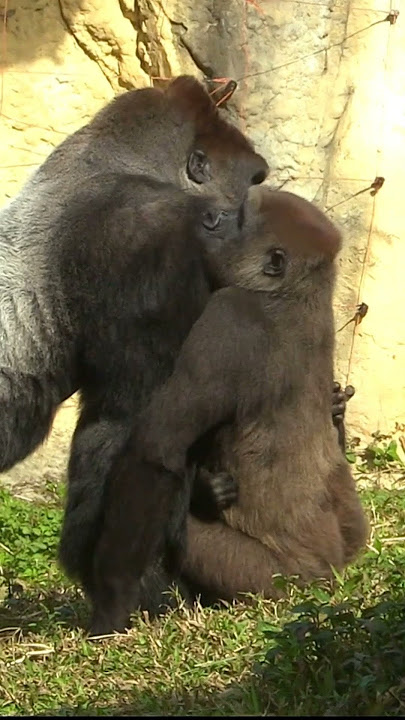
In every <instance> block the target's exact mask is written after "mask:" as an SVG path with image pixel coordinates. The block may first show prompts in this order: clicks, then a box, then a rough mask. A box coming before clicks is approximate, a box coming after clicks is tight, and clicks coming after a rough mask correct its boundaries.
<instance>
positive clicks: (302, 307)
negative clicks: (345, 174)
mask: <svg viewBox="0 0 405 720" xmlns="http://www.w3.org/2000/svg"><path fill="white" fill-rule="evenodd" d="M252 195H253V196H254V195H255V192H254V191H252ZM255 202H256V203H257V208H255ZM255 202H254V200H252V207H251V208H249V215H250V218H249V223H248V224H247V227H246V228H245V231H244V233H243V237H242V238H241V240H240V241H239V242H238V243H234V244H232V245H229V246H228V249H227V250H225V251H224V253H223V255H222V259H223V262H222V273H221V275H220V278H219V280H220V282H221V283H222V284H223V285H224V286H225V285H232V286H233V287H227V288H224V289H222V290H219V291H217V292H216V293H214V294H213V295H212V296H211V298H210V300H209V302H208V304H207V306H206V309H205V311H204V313H203V314H202V316H201V318H200V319H199V320H198V321H197V322H196V323H195V324H194V326H193V328H192V330H191V332H190V334H189V336H188V337H187V340H186V341H185V343H184V345H183V347H182V350H181V353H180V355H179V357H178V359H177V361H176V364H175V369H174V372H173V375H172V376H171V377H170V379H169V380H168V381H167V382H166V383H165V384H164V385H163V386H162V387H161V388H160V389H157V390H156V391H155V392H154V393H153V395H152V400H151V403H150V405H149V406H148V407H147V409H146V410H145V411H144V413H143V414H142V417H141V421H140V426H141V430H140V432H139V433H138V434H136V435H135V436H134V438H133V440H132V444H131V443H129V444H128V446H127V449H126V452H125V453H124V454H123V456H122V457H121V458H120V461H119V462H118V463H117V465H116V467H115V468H114V473H112V474H111V477H110V481H109V484H108V492H107V494H106V498H105V513H104V521H103V524H102V526H101V532H100V540H99V542H98V544H97V549H96V553H95V561H94V579H93V588H92V590H93V592H92V595H91V597H92V600H93V606H94V610H95V612H94V615H93V625H92V632H93V633H102V632H110V631H112V630H114V629H115V630H122V629H123V628H124V627H125V626H127V625H128V622H129V613H130V611H131V610H133V609H135V607H137V606H139V605H141V606H142V604H143V595H142V582H143V580H141V582H139V577H140V574H139V559H138V553H139V547H140V546H142V538H143V537H144V536H145V535H146V536H147V533H148V528H147V525H148V524H149V522H150V520H151V518H152V516H153V512H152V510H151V511H150V512H148V513H147V515H146V520H145V519H144V517H143V515H142V512H140V510H139V507H141V508H143V503H144V500H143V496H145V497H148V499H150V502H153V494H155V500H154V502H155V515H154V518H155V521H156V522H157V523H159V522H161V517H162V514H164V513H165V512H166V510H165V509H163V510H162V509H161V508H160V507H159V500H160V498H161V497H163V491H162V488H164V487H169V486H170V484H171V482H174V480H172V478H178V482H179V483H180V482H181V478H182V477H184V476H185V475H186V474H187V473H185V470H186V467H187V466H188V467H190V465H191V466H194V465H195V464H197V471H196V474H195V488H194V495H193V497H192V509H193V512H194V515H189V519H188V550H187V559H186V562H185V565H184V568H183V578H184V580H185V581H186V583H188V584H189V585H190V586H191V587H192V588H193V589H194V590H195V591H196V592H204V593H205V594H206V593H207V592H208V593H209V594H210V596H211V597H220V598H225V599H230V598H234V597H236V596H237V595H238V594H239V593H243V592H254V593H256V592H263V593H264V595H266V596H273V595H274V594H275V588H274V585H273V581H272V577H273V574H274V573H285V574H298V575H300V576H301V577H302V578H303V579H304V580H309V579H310V578H313V577H317V576H327V575H328V574H330V565H331V564H332V565H334V566H335V567H337V568H340V567H342V566H343V565H344V564H345V563H347V562H348V561H349V560H350V559H351V558H352V557H354V555H355V554H356V552H357V551H358V550H359V548H360V547H361V546H362V544H363V543H364V541H365V538H366V534H367V523H366V521H365V518H364V515H363V511H362V508H361V505H360V502H359V499H358V497H357V494H356V490H355V486H354V482H353V479H352V476H351V473H350V468H349V465H348V463H347V462H346V459H345V457H344V455H343V454H342V448H341V446H340V444H339V437H338V433H337V432H336V428H335V427H334V425H333V422H332V416H331V412H330V395H331V390H332V386H333V382H332V381H333V349H334V323H333V313H332V291H333V286H334V277H335V267H334V259H335V256H336V254H337V252H338V250H339V248H340V236H339V234H338V232H337V230H336V229H335V228H334V226H333V225H332V224H331V223H330V221H329V220H328V219H327V218H326V217H325V216H324V215H323V214H322V213H321V212H320V211H319V210H317V209H316V208H315V207H314V206H313V205H311V204H310V203H308V202H306V201H305V200H303V199H301V198H299V197H296V196H294V195H291V194H289V193H274V192H271V191H270V190H268V189H267V190H265V189H264V188H263V189H262V190H261V191H259V190H258V191H257V194H256V198H255ZM351 394H352V392H351V390H350V389H349V390H348V392H347V397H349V396H350V395H351ZM334 395H335V399H336V403H335V410H334V415H335V416H336V415H337V419H338V424H339V425H340V424H341V423H342V421H343V418H342V417H341V414H342V411H343V410H344V403H343V407H339V406H340V404H341V402H342V401H343V400H344V393H341V392H340V388H339V386H338V387H337V388H336V387H335V393H334ZM341 437H342V436H341ZM233 479H234V480H235V481H236V483H237V485H238V486H239V499H238V501H237V503H236V504H234V505H233V506H232V507H230V508H229V509H228V510H227V511H226V512H224V513H223V516H222V517H221V519H217V520H216V521H215V522H211V523H208V522H204V521H202V520H201V519H199V518H197V517H196V516H195V515H196V514H200V511H201V509H202V508H204V506H205V510H207V508H208V510H209V505H210V499H211V502H213V501H216V502H217V504H219V509H220V510H221V509H223V508H224V507H225V506H226V505H228V504H230V503H231V502H232V500H234V499H235V494H236V493H235V486H234V484H233ZM152 488H153V489H154V492H152ZM207 498H208V500H207ZM140 500H141V501H142V502H141V504H140ZM211 511H212V508H211ZM209 514H210V513H209V512H208V515H209ZM211 517H212V515H211ZM205 519H206V518H205ZM143 552H144V553H145V554H147V553H148V552H149V548H148V546H147V545H146V544H144V545H143ZM148 572H149V575H150V574H151V573H152V571H151V566H149V570H148ZM154 578H155V580H156V582H158V578H159V567H157V568H156V571H155V575H154ZM147 580H148V581H150V577H148V578H147ZM147 607H148V609H149V608H150V603H149V606H148V605H147Z"/></svg>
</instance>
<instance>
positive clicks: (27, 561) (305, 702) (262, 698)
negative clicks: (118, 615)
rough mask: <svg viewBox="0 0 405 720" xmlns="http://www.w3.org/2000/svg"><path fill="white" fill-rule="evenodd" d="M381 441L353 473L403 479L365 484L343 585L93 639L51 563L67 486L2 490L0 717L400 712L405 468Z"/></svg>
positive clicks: (404, 708)
mask: <svg viewBox="0 0 405 720" xmlns="http://www.w3.org/2000/svg"><path fill="white" fill-rule="evenodd" d="M373 447H374V450H373V451H372V452H371V453H368V455H367V456H364V454H363V455H361V456H360V455H359V456H356V457H355V458H354V460H356V462H357V465H356V467H357V474H358V475H360V476H361V477H362V478H363V480H364V477H365V473H367V472H369V470H370V463H371V464H372V466H373V469H374V470H376V469H378V472H386V471H387V470H388V471H389V470H390V464H391V466H392V469H394V470H395V471H396V474H397V476H398V477H399V482H398V487H396V484H395V483H394V485H393V487H391V488H389V489H387V488H385V489H384V488H381V487H380V483H379V481H378V477H377V479H374V476H372V475H371V476H370V475H369V476H368V477H369V482H368V484H365V483H363V484H364V485H365V486H364V487H363V489H362V490H361V494H362V499H363V502H364V505H365V506H366V508H367V511H368V514H369V516H370V519H371V523H372V534H371V538H370V544H369V547H368V548H367V550H366V551H365V552H364V553H363V555H362V556H361V558H360V559H359V560H358V562H357V563H356V564H353V565H352V566H350V567H349V568H348V569H347V570H346V571H345V573H344V574H343V575H342V576H340V575H339V574H336V577H335V580H334V582H333V583H318V584H316V585H313V586H311V587H310V588H308V589H306V590H305V591H300V590H298V589H297V588H296V587H295V586H294V585H293V583H292V582H289V581H287V580H286V579H283V578H279V579H278V582H279V583H280V584H281V585H283V586H284V587H285V589H286V593H287V598H286V599H285V600H283V601H280V602H278V603H271V602H268V601H263V600H261V599H260V598H257V599H256V600H255V601H254V602H253V604H252V605H251V606H249V607H247V606H244V605H242V604H239V605H233V606H229V607H226V608H224V609H221V610H215V609H205V610H202V609H201V608H200V609H197V610H195V611H194V610H193V611H190V610H187V609H186V608H181V609H180V610H178V611H175V612H172V613H170V614H169V615H168V616H167V617H165V618H164V619H163V620H161V621H159V622H155V623H153V624H152V623H149V622H148V620H147V618H142V617H140V616H136V617H135V618H134V627H133V629H132V630H131V632H129V633H128V634H127V635H124V636H116V637H114V638H109V639H105V640H99V641H92V642H91V641H88V640H87V639H86V637H85V635H84V633H83V632H82V631H80V630H78V629H77V627H78V625H80V624H83V623H84V622H85V621H86V616H87V608H86V605H85V603H84V601H83V599H82V597H81V595H80V593H79V592H78V591H77V590H76V589H75V588H73V587H72V586H71V585H70V584H69V583H68V582H67V581H66V579H65V578H64V577H63V575H62V573H61V572H60V570H59V569H58V567H57V565H56V562H55V556H56V547H57V541H58V533H59V528H60V520H61V509H60V508H61V502H60V497H59V495H58V493H56V494H55V493H54V500H53V502H52V503H51V504H47V505H43V506H38V505H33V504H30V503H27V502H25V501H22V500H18V499H16V498H12V497H11V496H10V495H9V494H8V493H7V492H5V491H0V597H1V600H2V602H1V604H0V675H1V682H0V714H1V715H23V714H26V715H34V714H35V715H41V714H42V715H51V714H56V715H111V714H119V715H207V716H211V715H212V716H214V715H219V716H221V715H222V716H226V715H263V714H265V715H287V716H305V715H308V716H310V715H323V716H324V715H342V716H344V715H347V716H367V715H368V716H370V715H375V716H379V715H380V716H381V715H387V716H389V715H392V716H403V715H404V714H405V549H404V547H405V543H404V537H403V536H404V534H405V532H404V528H405V490H403V489H401V487H400V486H401V485H402V487H404V474H403V468H401V467H400V466H399V464H398V459H397V458H395V457H393V455H395V453H394V452H393V448H392V446H391V447H390V448H389V449H388V451H387V452H386V453H385V454H384V453H383V455H381V452H379V450H378V447H377V446H373ZM376 447H377V450H375V448H376ZM387 448H388V445H387V446H386V448H385V449H387ZM383 449H384V448H383ZM373 453H374V457H375V458H376V459H377V463H379V464H377V463H375V462H374V464H373V461H372V457H373ZM370 458H371V459H370ZM352 459H353V458H352ZM401 476H402V477H401ZM370 478H372V479H371V480H370Z"/></svg>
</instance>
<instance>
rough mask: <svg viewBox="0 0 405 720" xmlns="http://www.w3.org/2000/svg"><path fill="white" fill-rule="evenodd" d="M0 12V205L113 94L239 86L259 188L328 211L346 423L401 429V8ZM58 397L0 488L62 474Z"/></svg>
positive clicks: (212, 6) (67, 411) (67, 420)
mask: <svg viewBox="0 0 405 720" xmlns="http://www.w3.org/2000/svg"><path fill="white" fill-rule="evenodd" d="M2 4H3V7H4V0H3V2H2ZM0 5H1V3H0ZM354 5H355V7H354ZM7 10H8V18H7V26H6V32H5V33H4V32H3V36H2V43H1V50H0V52H1V69H2V76H1V81H2V92H1V101H0V108H1V109H0V202H3V201H6V199H7V198H10V197H12V196H13V195H14V194H15V193H16V192H17V190H18V189H19V187H20V186H21V185H22V183H23V181H24V179H25V178H26V177H27V175H28V174H29V173H30V172H31V171H32V169H33V168H34V167H35V166H37V165H38V164H39V163H41V162H42V160H43V159H44V158H45V157H46V156H47V155H48V154H49V152H50V151H51V150H52V148H53V147H55V145H57V144H58V143H59V142H60V140H61V139H63V137H64V136H65V135H66V134H68V133H70V132H72V131H73V130H75V129H76V128H77V127H79V126H80V125H82V124H83V123H84V122H86V121H87V120H88V119H89V118H90V117H91V116H92V115H93V114H94V112H95V111H96V110H97V109H98V108H99V107H101V106H102V105H103V104H104V103H105V102H106V101H108V100H109V99H110V98H111V97H113V95H114V94H115V93H117V92H120V91H122V90H123V89H125V88H129V87H134V86H137V87H141V86H144V85H148V84H150V83H151V78H152V77H156V76H163V77H169V76H170V75H176V74H178V73H180V72H190V73H193V74H196V75H197V76H199V77H201V76H202V73H203V72H204V73H207V74H210V73H212V74H213V75H214V76H216V77H224V76H232V77H233V78H237V79H240V88H239V91H238V93H237V95H236V96H235V102H234V106H233V115H234V116H235V117H236V116H237V115H238V116H239V117H240V119H241V124H242V127H244V129H245V130H246V131H247V133H248V134H249V135H250V136H251V138H252V139H253V140H254V142H255V143H256V145H257V147H258V148H259V149H260V150H261V151H262V152H263V153H264V154H265V155H266V157H267V159H268V160H269V162H270V165H271V168H272V177H271V179H270V182H271V183H272V184H273V185H274V186H276V187H277V186H280V185H282V184H284V185H283V186H284V188H285V189H289V190H293V191H295V192H297V193H299V194H301V195H303V196H305V197H307V198H309V199H311V200H315V201H316V202H317V203H318V204H319V205H320V206H321V207H322V208H331V207H332V206H335V207H334V209H332V210H330V214H331V217H333V218H334V219H335V220H336V222H337V223H339V225H340V226H341V227H342V229H343V232H344V236H345V248H344V251H343V253H342V257H341V261H340V268H341V272H340V278H339V284H338V288H337V293H336V311H337V327H340V326H341V325H343V323H344V322H346V321H347V320H348V319H349V318H350V317H351V316H352V315H353V313H354V311H355V306H356V303H357V302H360V301H364V302H367V304H368V305H369V312H368V314H367V316H366V318H365V319H364V320H363V323H362V324H361V325H360V326H359V327H358V328H357V329H356V328H354V325H353V323H351V324H350V325H348V326H347V327H346V328H345V329H344V330H343V331H342V332H341V333H339V334H338V335H337V342H338V347H337V375H338V377H339V379H341V380H342V381H344V382H345V381H349V382H351V383H352V384H354V385H355V386H356V390H357V394H356V396H355V398H354V399H353V400H352V401H351V403H350V411H349V421H350V425H351V430H352V431H353V432H354V433H356V434H360V435H362V436H363V437H365V438H367V437H369V435H370V433H371V432H373V431H375V430H380V431H383V432H391V431H393V430H394V429H395V424H396V423H404V422H405V417H404V416H405V373H404V368H405V325H404V322H403V303H404V289H403V288H404V283H403V278H402V275H403V267H404V265H405V243H404V242H403V238H402V235H403V232H404V226H405V209H404V204H403V200H402V187H403V184H404V180H405V177H404V173H405V171H404V168H405V74H404V72H403V48H404V47H405V16H401V15H400V16H399V19H398V21H397V23H396V24H395V25H392V26H391V25H390V23H389V22H383V21H384V18H385V16H386V14H387V13H386V12H384V11H382V10H381V2H380V0H356V3H353V8H352V9H351V4H350V3H335V2H333V1H332V0H330V2H322V3H321V2H320V3H319V4H317V3H316V2H315V3H304V2H299V1H298V2H293V0H291V2H289V1H288V0H271V2H270V0H255V2H253V0H246V1H245V0H235V1H234V0H232V1H231V0H204V1H203V2H198V3H196V2H193V0H186V2H183V1H182V0H165V1H163V0H162V1H161V0H119V1H118V0H117V2H106V1H105V0H53V1H52V2H49V1H48V0H9V1H8V3H7ZM0 13H1V7H0ZM0 21H1V17H0ZM378 21H382V22H378ZM376 23H378V24H376ZM0 27H1V22H0ZM244 77H245V79H242V78H244ZM376 175H383V176H384V177H385V178H386V182H385V185H384V187H383V188H382V190H381V191H380V192H379V193H378V194H377V195H376V196H375V197H374V198H373V197H372V196H371V195H370V193H369V192H365V193H363V194H360V195H358V196H357V197H355V198H352V199H350V198H351V196H352V195H354V194H355V193H358V192H360V191H362V190H364V189H365V188H367V187H368V186H369V185H370V184H371V182H372V181H373V180H374V178H375V177H376ZM69 404H70V406H72V401H68V404H67V406H63V407H62V408H61V409H60V411H59V413H58V414H57V417H56V420H55V425H54V430H53V432H52V434H51V437H50V439H49V440H48V441H47V443H46V444H45V445H44V446H43V448H41V449H40V450H38V451H37V453H34V454H33V455H32V456H31V457H30V458H28V459H27V460H26V461H25V462H24V463H22V464H20V465H19V466H18V467H16V468H14V469H13V470H12V471H11V472H10V473H8V474H6V475H5V476H3V479H4V481H5V482H7V483H10V482H13V483H15V484H16V485H17V487H18V489H19V490H20V487H23V485H24V482H25V481H26V482H27V483H28V482H29V485H30V487H32V488H34V489H35V488H36V487H37V484H38V483H37V480H38V481H40V479H41V478H42V479H43V478H44V477H45V478H46V477H47V475H49V477H52V478H55V477H61V476H62V475H63V474H64V470H65V465H66V453H67V450H68V446H69V442H70V437H71V432H72V429H73V426H74V421H75V417H76V410H75V408H74V401H73V407H69ZM36 479H37V480H36Z"/></svg>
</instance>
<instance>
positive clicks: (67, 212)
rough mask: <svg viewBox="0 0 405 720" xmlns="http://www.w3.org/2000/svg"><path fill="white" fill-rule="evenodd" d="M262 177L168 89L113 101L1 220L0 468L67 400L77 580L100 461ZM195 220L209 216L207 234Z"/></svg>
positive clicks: (94, 519)
mask: <svg viewBox="0 0 405 720" xmlns="http://www.w3.org/2000/svg"><path fill="white" fill-rule="evenodd" d="M196 150H201V151H203V152H204V153H205V154H206V155H207V156H208V158H209V161H210V168H209V172H208V173H206V176H205V178H204V182H199V183H198V184H196V183H195V182H193V181H192V180H190V179H189V177H188V176H187V165H188V161H189V157H190V154H191V153H193V152H194V151H196ZM267 170H268V168H267V164H266V163H265V161H264V160H263V158H262V157H261V156H259V155H257V154H256V153H255V152H254V150H253V148H252V146H251V144H250V143H249V142H248V140H246V138H245V137H244V136H243V135H242V134H241V133H240V132H239V131H238V130H237V129H236V128H234V127H232V126H231V125H230V124H229V123H227V122H226V121H225V120H224V119H223V118H222V117H221V116H220V115H219V113H218V111H217V109H216V108H215V105H214V103H213V102H212V100H211V99H210V98H209V96H208V94H207V93H206V91H205V90H204V88H203V87H202V86H201V85H200V83H198V82H197V81H196V80H194V79H193V78H190V77H181V78H177V80H175V81H174V82H172V83H171V84H170V85H169V86H168V89H167V91H166V92H161V91H159V90H156V89H151V88H149V89H143V90H135V91H131V92H127V93H124V94H122V95H120V96H119V97H117V98H116V99H115V100H114V101H113V102H111V103H110V104H109V105H108V106H107V107H105V108H104V109H102V110H101V111H100V112H99V113H98V114H97V115H96V116H95V118H94V119H93V120H92V121H91V122H90V123H88V124H87V125H86V126H85V127H83V128H82V129H81V130H79V131H77V132H76V133H74V134H73V135H71V136H70V137H68V138H67V139H66V140H65V141H64V142H63V143H62V144H61V145H60V146H59V147H58V148H57V149H56V150H55V151H54V152H53V153H52V154H51V155H50V157H49V158H48V159H47V160H46V161H45V163H44V164H43V165H42V166H41V167H40V168H39V169H38V170H37V172H36V173H35V174H34V175H33V177H32V178H31V179H30V180H29V181H28V182H27V183H26V185H25V186H24V188H23V189H22V190H21V192H20V194H19V195H18V196H17V197H16V198H15V199H14V200H13V202H12V203H10V204H9V205H8V206H7V207H5V208H4V209H3V210H2V212H1V214H0V262H1V276H0V470H4V469H6V468H8V467H10V466H11V465H13V464H14V463H15V462H17V461H18V460H20V459H22V458H23V457H24V456H25V455H26V454H27V453H28V452H30V451H31V450H33V449H34V448H35V446H36V445H37V444H38V443H39V442H40V441H41V440H42V439H43V438H44V436H45V435H46V433H47V432H48V429H49V426H50V423H51V420H52V417H53V414H54V412H55V409H56V408H57V406H58V404H59V403H60V402H61V401H62V400H63V399H65V398H66V397H68V396H69V395H70V394H71V393H73V392H74V391H75V390H77V389H78V388H80V389H81V391H82V410H81V415H80V419H79V422H78V426H77V428H76V431H75V435H74V439H73V446H72V454H71V459H70V464H69V491H68V501H67V511H66V517H65V522H64V527H63V533H62V542H61V551H60V555H61V560H62V563H63V565H64V567H65V568H66V570H67V572H68V573H69V574H70V575H72V576H73V577H77V578H79V579H80V580H81V581H82V582H83V583H84V584H86V579H87V567H88V562H89V555H91V548H92V540H93V537H94V536H95V533H96V531H97V526H98V523H99V520H100V517H99V514H100V510H101V506H102V502H103V494H104V483H105V479H106V476H107V475H108V472H109V469H110V467H111V464H112V463H113V461H114V458H115V457H116V456H117V455H118V454H119V452H120V451H121V450H122V448H123V446H124V445H125V442H126V439H127V437H128V436H129V432H130V428H131V426H132V423H133V421H134V418H135V415H136V413H138V412H139V411H140V409H141V408H142V406H143V404H144V402H145V399H146V398H147V397H148V394H149V393H150V392H151V390H152V389H153V388H154V387H155V386H156V385H157V384H158V383H159V382H162V380H164V379H166V378H167V377H168V376H169V375H170V372H171V370H172V367H173V362H174V358H175V356H176V353H177V352H178V350H179V348H180V345H181V343H182V341H183V339H184V338H185V337H186V335H187V333H188V331H189V329H190V327H191V325H192V323H193V322H194V320H195V319H196V318H197V317H198V315H199V314H200V313H201V311H202V309H203V307H204V305H205V302H206V300H207V298H208V294H209V292H210V291H211V289H212V281H213V274H212V271H211V270H209V269H208V266H207V263H206V258H205V251H206V249H208V250H209V251H210V257H211V259H212V258H213V257H214V256H215V253H216V252H217V251H218V250H220V249H221V243H223V242H224V241H225V240H226V239H231V238H232V237H233V236H234V234H235V233H237V232H238V231H239V227H240V225H241V223H242V222H243V202H244V198H245V195H246V192H247V189H248V188H249V186H250V185H251V184H252V183H258V182H261V181H262V180H263V179H264V177H265V176H266V173H267ZM186 193H187V194H186ZM193 196H194V199H193ZM204 198H207V200H205V199H204ZM209 198H212V199H210V200H209ZM223 211H226V212H227V213H228V214H227V216H226V217H225V216H224V215H223V214H221V213H222V212H223ZM208 214H209V215H208ZM207 216H208V217H210V218H211V220H215V218H217V217H218V218H220V222H219V225H218V226H217V227H216V226H215V227H214V225H216V224H215V223H214V222H213V223H212V224H213V230H212V232H208V231H206V228H203V227H202V219H203V218H206V217H207ZM200 230H201V233H200ZM145 502H146V504H147V502H148V501H147V500H146V499H145ZM183 502H184V503H187V499H184V500H183ZM163 504H164V503H163V502H162V507H163ZM165 519H166V516H165V515H164V513H163V511H162V514H161V516H160V523H163V525H164V524H165ZM151 526H153V521H152V522H151ZM152 535H153V533H152V530H151V534H150V536H148V537H151V536H152ZM172 536H173V537H174V536H175V532H174V530H173V533H172ZM174 542H175V541H174ZM141 554H142V550H141Z"/></svg>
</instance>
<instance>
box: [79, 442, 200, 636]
mask: <svg viewBox="0 0 405 720" xmlns="http://www.w3.org/2000/svg"><path fill="white" fill-rule="evenodd" d="M189 485H190V483H189V481H188V479H186V478H185V479H182V478H181V477H179V476H177V475H175V474H174V473H171V472H168V471H166V470H164V469H163V468H160V467H155V466H153V465H149V464H147V463H141V462H139V461H137V460H136V457H135V455H134V453H132V454H131V452H128V453H127V454H125V453H124V454H123V455H122V457H120V459H119V461H118V463H117V467H114V468H113V469H112V472H111V476H110V478H109V481H108V483H107V490H106V495H105V498H104V503H103V504H104V514H103V518H102V524H101V527H100V531H99V539H98V541H97V543H96V547H95V551H94V562H93V565H92V577H91V582H90V583H87V591H88V595H89V597H90V599H91V601H92V605H93V619H92V623H91V632H92V633H93V634H95V633H96V632H97V633H98V634H106V633H108V634H109V633H111V632H114V631H122V630H124V629H125V628H126V627H128V626H129V618H130V613H131V612H132V611H134V610H136V609H137V608H141V609H147V610H148V611H149V613H150V615H152V616H154V615H157V614H160V612H162V611H163V610H164V607H165V606H167V605H168V600H167V597H166V596H165V593H166V592H167V590H168V588H169V585H170V578H173V577H176V576H178V574H179V570H180V564H181V559H182V557H183V554H184V550H185V548H184V547H183V546H184V541H183V538H184V536H185V518H186V516H187V507H188V505H189V501H190V494H189ZM184 502H186V503H187V505H186V507H185V508H184ZM164 550H166V552H164ZM161 557H163V558H164V559H163V560H160V559H159V558H161Z"/></svg>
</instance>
